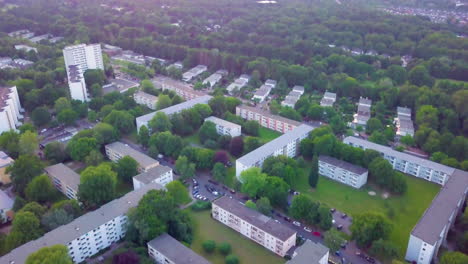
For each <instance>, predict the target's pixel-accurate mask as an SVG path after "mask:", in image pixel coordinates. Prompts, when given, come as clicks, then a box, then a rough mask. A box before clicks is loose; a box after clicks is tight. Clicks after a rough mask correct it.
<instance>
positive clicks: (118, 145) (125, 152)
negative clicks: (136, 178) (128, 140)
mask: <svg viewBox="0 0 468 264" xmlns="http://www.w3.org/2000/svg"><path fill="white" fill-rule="evenodd" d="M105 149H106V155H107V157H108V158H109V159H110V160H112V161H113V162H117V161H119V160H120V159H121V158H123V157H125V156H129V157H132V158H133V159H134V160H135V161H136V162H137V163H138V172H140V173H142V172H146V171H148V170H149V169H151V168H154V167H156V166H158V165H159V162H158V161H157V160H155V159H153V158H151V157H150V156H147V155H146V154H143V153H141V152H139V151H137V150H135V149H133V148H132V147H130V146H129V145H127V144H124V143H122V142H119V141H116V142H114V143H110V144H107V145H106V146H105Z"/></svg>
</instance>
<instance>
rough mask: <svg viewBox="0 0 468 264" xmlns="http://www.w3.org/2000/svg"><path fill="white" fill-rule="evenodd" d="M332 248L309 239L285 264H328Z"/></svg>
mask: <svg viewBox="0 0 468 264" xmlns="http://www.w3.org/2000/svg"><path fill="white" fill-rule="evenodd" d="M329 256H330V249H329V248H327V247H325V246H324V245H322V244H320V243H316V242H312V241H310V240H309V239H307V240H306V242H304V244H303V245H302V246H300V247H298V248H297V249H296V250H295V251H294V253H293V255H292V256H291V257H292V258H291V260H289V261H286V263H285V264H328V257H329Z"/></svg>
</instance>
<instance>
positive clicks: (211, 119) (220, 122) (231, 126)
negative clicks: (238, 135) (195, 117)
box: [205, 116, 241, 128]
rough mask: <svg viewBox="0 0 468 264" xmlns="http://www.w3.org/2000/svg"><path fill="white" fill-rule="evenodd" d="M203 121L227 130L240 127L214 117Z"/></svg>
mask: <svg viewBox="0 0 468 264" xmlns="http://www.w3.org/2000/svg"><path fill="white" fill-rule="evenodd" d="M205 121H210V122H213V123H215V124H218V125H221V126H223V127H229V128H240V127H241V126H240V125H238V124H236V123H233V122H229V121H226V120H224V119H221V118H218V117H216V116H209V117H207V118H205Z"/></svg>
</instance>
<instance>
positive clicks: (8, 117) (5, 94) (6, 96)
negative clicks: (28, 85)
mask: <svg viewBox="0 0 468 264" xmlns="http://www.w3.org/2000/svg"><path fill="white" fill-rule="evenodd" d="M22 112H24V109H23V107H22V106H21V102H20V100H19V96H18V90H17V89H16V86H12V87H0V134H1V133H3V132H6V131H10V130H16V129H17V128H18V127H19V126H21V125H22V123H21V122H20V119H23V115H22V114H21V113H22Z"/></svg>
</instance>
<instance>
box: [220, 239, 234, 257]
mask: <svg viewBox="0 0 468 264" xmlns="http://www.w3.org/2000/svg"><path fill="white" fill-rule="evenodd" d="M218 250H219V252H221V254H223V255H224V256H226V255H228V254H229V253H231V245H230V244H229V243H226V242H223V243H221V244H219V246H218Z"/></svg>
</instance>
